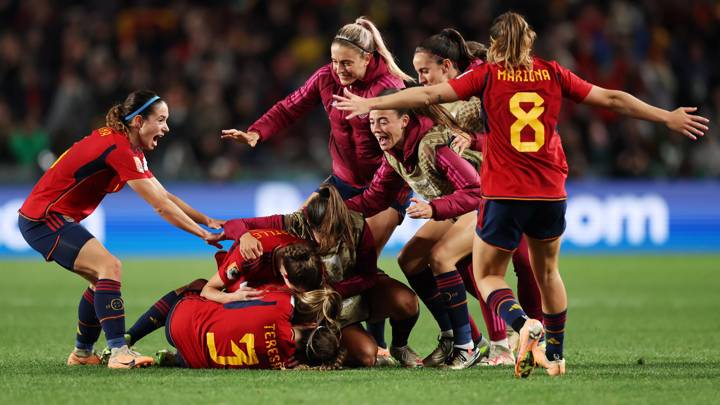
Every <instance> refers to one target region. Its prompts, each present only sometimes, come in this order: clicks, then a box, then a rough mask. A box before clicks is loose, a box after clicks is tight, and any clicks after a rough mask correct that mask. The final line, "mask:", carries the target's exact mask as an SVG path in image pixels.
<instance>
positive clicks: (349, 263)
mask: <svg viewBox="0 0 720 405" xmlns="http://www.w3.org/2000/svg"><path fill="white" fill-rule="evenodd" d="M259 227H260V228H271V229H285V230H287V231H288V232H290V233H292V234H294V235H296V236H298V237H301V238H303V239H312V240H314V241H315V242H317V243H318V245H319V252H320V253H319V254H320V256H321V258H322V260H323V262H324V263H325V272H326V274H325V277H326V280H327V282H328V283H329V284H330V285H331V286H332V287H333V288H334V289H335V290H336V291H337V292H339V293H340V295H341V296H342V297H343V299H344V300H345V301H344V303H343V312H342V315H341V319H340V320H341V324H342V326H343V328H342V344H343V347H344V348H346V349H347V352H348V358H347V360H348V365H355V366H364V367H372V366H373V365H374V364H375V361H376V356H377V344H376V342H375V340H374V339H373V337H372V336H370V335H369V334H368V333H367V332H366V331H365V330H364V329H363V328H362V327H361V326H360V325H359V322H362V321H365V320H370V321H379V320H383V319H385V318H390V324H391V325H392V326H393V331H392V346H393V347H394V348H395V351H394V354H395V356H396V358H397V359H398V360H399V362H400V363H401V364H402V365H403V366H406V367H417V366H420V365H422V361H421V359H420V357H419V356H418V355H417V353H415V352H414V351H413V350H412V349H411V348H410V347H409V346H408V337H409V335H410V331H411V330H412V328H413V326H415V322H416V321H417V318H418V302H417V296H416V295H415V293H413V291H412V290H411V289H409V288H408V287H406V286H405V285H403V284H402V283H400V282H399V281H397V280H394V279H392V278H390V277H388V276H386V275H380V274H378V271H377V253H376V251H375V245H374V240H373V237H372V232H371V231H370V228H369V226H368V225H367V223H366V222H365V221H364V220H363V217H362V215H361V214H360V213H357V212H354V211H350V210H348V209H347V207H346V206H345V203H344V202H343V200H342V197H341V196H340V193H339V192H338V191H337V190H336V189H335V187H334V186H332V185H327V184H324V185H321V186H320V188H319V189H318V192H317V193H316V194H315V195H313V196H312V197H311V198H310V200H309V202H308V204H307V205H306V206H305V207H304V208H302V209H301V210H300V211H297V212H295V213H293V214H289V215H273V216H269V217H260V218H242V219H233V220H230V221H228V222H227V223H225V227H224V233H223V234H220V235H219V236H218V238H231V239H239V241H240V247H239V249H240V252H241V253H242V255H243V256H244V257H245V258H246V259H252V258H254V257H256V256H258V255H260V254H262V252H263V249H262V246H261V244H260V243H259V242H258V241H257V240H256V239H255V238H254V237H253V236H252V234H250V233H248V230H249V229H253V228H259Z"/></svg>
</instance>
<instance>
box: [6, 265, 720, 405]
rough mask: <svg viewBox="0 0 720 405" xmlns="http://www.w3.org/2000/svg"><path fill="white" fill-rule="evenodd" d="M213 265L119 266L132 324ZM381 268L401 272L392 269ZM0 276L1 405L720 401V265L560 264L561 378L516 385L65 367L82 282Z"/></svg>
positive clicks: (429, 327) (43, 268)
mask: <svg viewBox="0 0 720 405" xmlns="http://www.w3.org/2000/svg"><path fill="white" fill-rule="evenodd" d="M213 266H214V263H213V260H212V258H210V257H208V258H207V259H205V260H202V259H187V260H181V259H174V260H160V259H146V260H139V259H136V260H132V259H127V260H125V261H124V280H123V293H124V298H125V301H126V307H127V324H128V326H130V324H131V323H132V322H133V321H134V320H135V318H136V317H137V316H139V315H140V314H141V313H142V312H143V311H144V310H145V309H146V308H147V307H148V306H149V305H151V304H152V303H153V302H154V301H155V300H156V299H157V298H158V297H160V296H161V295H162V294H164V293H165V292H167V291H169V290H171V289H174V288H176V287H178V286H180V285H182V284H183V283H186V282H188V281H190V280H192V279H194V278H197V277H207V276H208V275H210V274H211V273H212V270H213ZM382 267H383V268H384V269H386V270H387V271H388V272H390V273H391V274H392V275H394V276H396V277H398V276H399V270H398V268H397V266H396V265H395V264H394V263H393V261H392V260H384V261H383V263H382ZM0 268H1V269H2V270H1V271H0V276H1V277H2V278H1V280H2V281H0V403H1V404H15V403H63V404H70V403H71V404H80V403H103V404H105V403H118V404H138V403H143V404H144V403H163V404H174V403H213V404H216V403H227V404H232V403H242V404H253V403H285V404H287V403H313V404H315V403H323V402H332V403H367V404H380V403H413V404H421V403H429V404H442V403H475V404H480V403H523V402H524V403H552V404H554V403H583V404H589V403H604V404H606V403H617V404H625V403H638V402H640V403H711V402H714V401H717V400H718V395H719V394H720V315H719V314H718V309H720V256H688V255H686V256H670V255H667V256H642V257H640V256H591V257H580V256H577V257H573V256H570V257H563V258H562V261H561V271H562V274H563V277H564V279H565V282H566V285H567V289H568V294H569V299H570V307H569V312H568V315H569V323H568V326H567V331H568V332H567V334H566V349H565V351H566V358H567V361H568V374H567V375H566V376H565V377H563V378H560V379H551V378H549V377H547V376H545V375H544V373H540V372H537V373H535V374H533V375H532V376H531V377H530V378H529V379H527V380H515V379H514V378H513V377H512V371H511V370H510V369H507V368H505V369H480V368H473V369H470V370H465V371H461V372H448V371H441V370H431V369H427V370H404V369H372V370H342V371H333V372H317V371H305V372H297V371H223V370H216V371H210V370H180V369H158V368H150V369H142V370H129V371H127V370H122V371H117V370H108V369H106V368H97V367H94V368H93V367H86V368H72V369H70V368H67V367H66V366H65V365H64V362H65V359H66V357H67V354H68V353H69V351H70V349H71V348H72V344H73V341H74V329H75V320H76V311H77V303H78V301H79V299H80V295H81V293H82V291H83V288H84V284H83V282H82V280H80V279H79V278H78V277H76V276H72V275H70V274H65V273H66V272H65V270H62V269H61V268H60V267H59V266H57V265H55V264H54V263H44V262H42V261H41V259H38V260H25V261H0ZM511 275H512V272H511V271H510V272H509V275H508V279H511V278H512V277H511ZM400 279H401V280H403V281H404V278H403V277H401V276H400ZM470 302H471V310H472V312H473V313H475V314H476V315H478V316H477V318H476V319H477V320H479V321H480V322H482V318H481V317H480V316H479V308H478V305H477V303H476V302H475V301H474V300H471V301H470ZM423 311H424V309H423ZM388 334H389V327H388ZM435 335H436V330H435V327H434V326H433V322H432V319H431V317H430V316H429V314H428V313H427V312H423V313H422V314H421V317H420V321H419V323H418V325H417V327H416V329H415V330H414V331H413V334H412V336H411V345H412V346H413V347H414V348H415V349H416V350H417V351H418V352H420V353H421V354H426V353H428V352H429V351H430V350H431V349H432V348H433V347H434V344H435ZM103 344H104V342H101V343H100V344H99V345H100V346H102V345H103ZM168 346H169V345H168V344H167V343H166V342H165V338H164V334H163V333H161V332H155V333H154V334H153V335H151V336H149V337H148V338H146V339H145V340H143V341H142V342H140V344H138V346H137V348H138V350H139V351H141V352H144V353H147V354H152V353H153V352H154V351H155V350H157V349H160V348H167V347H168Z"/></svg>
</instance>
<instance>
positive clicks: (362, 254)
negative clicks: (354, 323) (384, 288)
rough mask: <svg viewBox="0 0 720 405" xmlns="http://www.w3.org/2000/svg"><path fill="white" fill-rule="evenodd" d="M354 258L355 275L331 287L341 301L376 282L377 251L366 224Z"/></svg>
mask: <svg viewBox="0 0 720 405" xmlns="http://www.w3.org/2000/svg"><path fill="white" fill-rule="evenodd" d="M355 257H356V259H355V270H356V273H357V275H355V276H353V277H350V278H347V279H345V280H342V281H339V282H337V283H335V284H333V286H332V287H333V288H334V289H335V291H337V292H338V294H340V295H341V296H342V297H343V299H345V298H348V297H352V296H355V295H358V294H360V293H362V292H363V291H365V290H367V289H368V288H371V287H372V286H374V285H375V283H376V282H377V277H378V272H377V251H376V250H375V240H374V238H373V235H372V232H370V227H368V226H367V223H365V227H364V228H363V233H362V238H361V240H360V242H359V243H358V247H357V252H356V253H355Z"/></svg>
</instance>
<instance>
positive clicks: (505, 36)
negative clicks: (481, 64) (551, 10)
mask: <svg viewBox="0 0 720 405" xmlns="http://www.w3.org/2000/svg"><path fill="white" fill-rule="evenodd" d="M536 36H537V35H536V34H535V31H533V29H532V28H531V27H530V25H529V24H528V23H527V21H525V18H523V16H521V15H520V14H517V13H513V12H507V13H504V14H502V15H500V16H499V17H497V18H496V19H495V21H494V22H493V25H492V28H490V49H489V50H488V56H487V59H488V62H490V63H501V62H504V63H505V68H506V69H507V70H509V71H514V70H515V69H517V68H521V67H523V68H525V69H528V70H530V69H532V63H533V62H532V55H531V52H532V47H533V44H534V43H535V38H536Z"/></svg>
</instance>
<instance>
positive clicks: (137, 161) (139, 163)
mask: <svg viewBox="0 0 720 405" xmlns="http://www.w3.org/2000/svg"><path fill="white" fill-rule="evenodd" d="M133 160H134V161H135V168H136V169H137V171H138V172H140V173H145V166H143V162H142V161H141V160H140V158H139V157H137V156H133Z"/></svg>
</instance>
